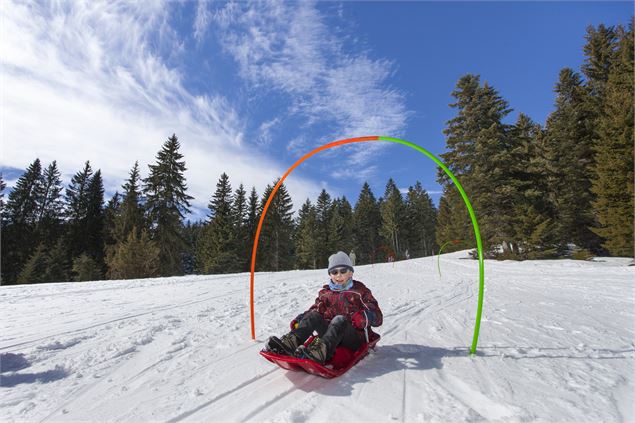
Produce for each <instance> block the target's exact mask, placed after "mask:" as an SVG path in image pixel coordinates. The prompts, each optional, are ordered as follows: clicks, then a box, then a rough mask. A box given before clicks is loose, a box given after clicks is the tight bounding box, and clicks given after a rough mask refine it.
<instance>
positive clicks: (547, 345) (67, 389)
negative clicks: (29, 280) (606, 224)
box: [0, 251, 635, 423]
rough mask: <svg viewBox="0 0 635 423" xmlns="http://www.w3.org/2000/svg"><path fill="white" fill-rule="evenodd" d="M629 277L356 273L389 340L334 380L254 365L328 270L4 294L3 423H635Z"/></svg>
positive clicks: (613, 267) (599, 267) (499, 268)
mask: <svg viewBox="0 0 635 423" xmlns="http://www.w3.org/2000/svg"><path fill="white" fill-rule="evenodd" d="M631 262H632V260H631V259H626V258H601V259H596V260H595V261H573V260H553V261H549V260H544V261H524V262H512V261H502V262H498V261H490V260H486V262H485V287H486V291H485V298H484V307H483V319H482V323H481V332H480V339H479V343H478V348H477V354H476V355H475V356H470V355H469V354H468V348H469V345H470V343H471V340H472V334H473V330H474V318H475V314H476V301H477V296H478V262H477V261H475V260H471V259H468V254H467V251H462V252H456V253H451V254H445V255H442V256H441V258H440V267H441V275H440V274H439V273H438V271H437V257H436V256H435V257H426V258H420V259H414V260H408V261H400V262H395V263H385V264H376V265H373V266H371V265H367V266H357V267H356V269H355V279H358V280H361V281H363V282H364V283H365V284H366V285H367V286H368V287H369V288H370V289H371V290H372V291H373V294H374V296H375V297H376V298H377V300H378V302H379V304H380V306H381V308H382V310H383V312H384V324H383V326H381V327H379V328H378V329H377V332H378V333H379V334H381V336H382V339H381V340H380V342H379V344H378V346H377V348H376V349H375V350H374V351H371V353H370V355H369V356H367V357H366V358H364V359H363V360H362V361H361V362H360V363H358V364H357V366H355V367H354V368H352V369H351V370H350V371H349V372H347V373H346V374H344V375H343V376H341V377H339V378H336V379H331V380H327V379H322V378H318V377H316V376H312V375H309V374H305V373H293V372H288V371H285V370H282V369H280V368H278V367H277V366H275V365H273V364H272V363H269V362H268V361H266V360H265V359H264V358H262V357H261V356H260V355H259V354H258V351H259V350H260V349H261V348H262V347H263V342H264V340H266V338H267V337H268V336H270V335H281V334H283V333H285V332H286V331H287V329H288V324H289V321H290V320H291V319H292V318H293V317H295V316H296V315H297V314H298V313H300V312H302V311H304V310H306V309H307V308H308V307H309V306H310V305H311V304H312V303H313V301H314V299H315V296H316V294H317V291H318V290H319V289H320V287H321V286H322V285H323V284H325V283H326V282H327V275H326V271H325V270H323V269H322V270H315V271H313V270H306V271H287V272H268V273H257V274H256V279H255V299H256V300H255V310H256V337H257V339H256V341H253V340H251V337H250V326H249V303H248V301H249V274H248V273H242V274H232V275H204V276H203V275H202V276H183V277H174V278H156V279H143V280H126V281H98V282H84V283H56V284H38V285H20V286H2V287H0V308H1V310H2V318H1V320H2V337H1V340H0V364H1V367H2V369H1V370H2V373H1V375H0V385H1V386H0V421H3V422H23V421H25V422H26V421H28V422H31V421H118V422H141V421H153V422H154V421H157V422H159V421H160V422H181V421H192V422H194V421H206V422H211V421H214V422H225V421H227V422H234V421H257V422H263V421H266V422H304V421H307V422H322V421H329V422H355V421H361V422H366V423H368V422H375V421H377V422H387V421H400V422H446V421H453V422H460V421H469V422H478V421H504V422H521V421H537V422H553V421H564V422H569V421H570V422H600V421H601V422H633V421H635V410H634V408H633V403H632V399H633V398H635V336H634V335H635V267H633V266H629V264H630V263H631Z"/></svg>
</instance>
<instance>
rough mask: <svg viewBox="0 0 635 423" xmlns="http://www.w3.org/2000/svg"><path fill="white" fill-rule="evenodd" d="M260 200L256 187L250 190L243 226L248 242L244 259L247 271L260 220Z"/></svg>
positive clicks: (249, 267)
mask: <svg viewBox="0 0 635 423" xmlns="http://www.w3.org/2000/svg"><path fill="white" fill-rule="evenodd" d="M261 212H262V210H260V200H259V198H258V193H257V192H256V187H252V188H251V194H249V201H248V204H247V223H246V224H245V226H246V227H245V232H246V233H247V234H248V237H249V238H248V239H249V242H248V243H247V255H246V257H245V263H246V266H247V269H248V270H250V269H251V255H252V253H253V242H254V238H255V237H256V229H257V228H258V219H260V213H261Z"/></svg>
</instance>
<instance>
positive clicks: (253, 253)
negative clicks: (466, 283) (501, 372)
mask: <svg viewBox="0 0 635 423" xmlns="http://www.w3.org/2000/svg"><path fill="white" fill-rule="evenodd" d="M366 141H389V142H394V143H397V144H402V145H406V146H408V147H411V148H413V149H415V150H417V151H419V152H421V153H423V154H424V155H426V156H428V157H429V158H430V159H432V161H434V162H435V163H436V164H437V165H438V166H439V167H440V168H441V169H442V170H443V171H444V172H445V173H446V174H447V175H448V176H449V177H450V179H452V182H454V185H455V186H456V188H457V189H458V190H459V193H460V194H461V196H462V197H463V201H464V202H465V206H466V207H467V209H468V212H469V214H470V219H471V220H472V226H473V227H474V236H475V238H476V249H477V251H478V264H479V292H478V303H477V308H476V322H475V324H474V336H473V337H472V345H471V347H470V354H475V353H476V345H477V343H478V335H479V329H480V326H481V315H482V309H483V293H484V291H485V265H484V260H483V245H482V242H481V233H480V230H479V227H478V222H477V220H476V214H475V213H474V209H473V208H472V204H471V202H470V200H469V198H468V197H467V194H466V193H465V190H464V189H463V187H462V186H461V183H460V182H459V180H458V179H457V178H456V176H454V174H453V173H452V172H451V171H450V169H449V168H448V167H447V166H446V165H445V164H443V162H441V161H440V160H439V159H438V158H437V157H436V156H434V155H433V154H432V153H430V152H428V151H427V150H425V149H423V148H421V147H419V146H418V145H416V144H413V143H411V142H408V141H405V140H401V139H399V138H391V137H384V136H368V137H358V138H348V139H344V140H339V141H334V142H331V143H328V144H324V145H323V146H321V147H318V148H316V149H315V150H313V151H311V152H309V153H307V154H305V155H304V156H302V157H301V158H300V159H299V160H298V161H296V162H295V163H294V164H293V165H292V166H291V167H290V168H289V169H287V171H286V172H285V173H284V175H282V177H281V178H280V180H279V181H278V183H277V184H276V186H275V187H274V188H273V191H272V192H271V194H270V195H269V198H268V199H267V202H266V203H265V206H264V208H263V209H262V214H261V216H260V219H259V221H258V228H257V229H256V236H255V237H254V244H253V248H252V251H251V275H250V286H249V306H250V314H251V339H256V324H255V313H254V275H255V272H256V252H257V250H258V240H259V239H260V231H261V230H262V224H263V222H264V220H265V216H266V215H267V210H268V209H269V205H270V204H271V202H272V201H273V199H274V197H275V196H276V193H277V192H278V189H279V188H280V186H281V185H282V183H283V182H284V180H285V179H286V178H287V176H289V174H290V173H291V172H292V171H293V170H294V169H295V168H296V167H298V166H299V165H300V164H301V163H302V162H304V161H305V160H306V159H308V158H309V157H312V156H313V155H315V154H317V153H319V152H320V151H323V150H327V149H329V148H333V147H337V146H340V145H345V144H353V143H358V142H366Z"/></svg>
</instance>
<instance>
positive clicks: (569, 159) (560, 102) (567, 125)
mask: <svg viewBox="0 0 635 423" xmlns="http://www.w3.org/2000/svg"><path fill="white" fill-rule="evenodd" d="M556 93H557V97H556V110H555V111H554V112H553V113H551V115H549V117H548V119H547V127H546V134H545V136H546V142H547V144H548V151H549V152H550V153H551V157H550V161H551V162H552V166H551V168H552V170H553V174H552V176H551V181H550V182H551V188H552V190H553V192H554V195H553V199H554V203H555V207H556V214H557V215H556V225H555V231H556V235H557V237H558V240H559V243H560V248H561V250H562V251H564V250H566V248H567V244H569V243H574V244H576V245H577V246H579V247H581V248H585V249H590V250H591V251H598V249H599V247H600V245H599V241H600V239H599V237H598V236H597V235H595V234H594V233H593V232H592V231H591V228H593V227H595V226H596V224H595V217H594V216H593V213H592V208H591V201H592V200H593V195H592V193H591V175H592V173H591V169H592V167H593V165H594V157H593V156H594V153H593V137H594V135H593V134H594V131H593V124H594V118H593V113H592V111H591V110H589V107H588V105H589V102H588V98H587V96H588V94H587V92H586V90H585V87H584V86H583V84H582V79H581V78H580V75H578V74H577V73H575V72H574V71H573V70H571V69H563V70H562V71H561V72H560V79H559V82H558V84H557V85H556Z"/></svg>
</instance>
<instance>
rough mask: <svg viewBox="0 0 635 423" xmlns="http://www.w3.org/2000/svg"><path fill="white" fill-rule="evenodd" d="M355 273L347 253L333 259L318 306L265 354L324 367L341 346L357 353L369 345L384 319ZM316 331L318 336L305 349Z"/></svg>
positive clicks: (270, 344) (267, 346) (274, 339)
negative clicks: (370, 334) (371, 329)
mask: <svg viewBox="0 0 635 423" xmlns="http://www.w3.org/2000/svg"><path fill="white" fill-rule="evenodd" d="M353 271H354V270H353V263H352V262H351V259H350V257H349V256H348V255H347V254H346V253H344V252H342V251H339V252H337V253H336V254H333V255H332V256H330V257H329V265H328V273H329V276H330V279H331V280H330V282H329V284H328V285H324V287H323V288H322V289H321V290H320V292H319V293H318V297H317V299H316V300H315V304H313V305H312V306H311V307H310V308H309V309H308V310H307V311H306V312H304V313H302V314H300V315H298V316H297V317H296V318H295V319H294V320H293V321H292V322H291V329H292V330H291V332H289V333H287V334H286V335H282V336H281V337H280V338H278V337H275V336H272V337H270V338H269V339H268V340H267V342H266V344H265V350H266V351H271V352H274V353H276V354H285V355H294V356H296V357H301V358H308V359H311V360H313V361H316V362H318V363H320V364H324V363H326V362H327V361H328V360H329V359H330V358H331V357H332V356H333V354H334V352H335V349H336V348H337V347H338V346H339V345H341V346H344V347H347V348H349V349H350V350H353V351H355V350H357V349H358V348H359V347H360V346H361V345H362V344H363V343H364V342H368V328H369V327H370V326H373V327H376V326H381V324H382V320H383V315H382V313H381V310H380V309H379V305H378V304H377V300H375V298H374V297H373V294H372V293H371V292H370V289H368V288H366V286H365V285H364V284H363V283H361V282H359V281H356V280H353ZM313 331H316V332H317V336H316V337H315V338H314V339H313V340H312V341H311V343H310V344H309V345H307V346H304V342H305V341H306V340H307V339H308V338H309V337H310V336H311V335H312V334H313Z"/></svg>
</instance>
